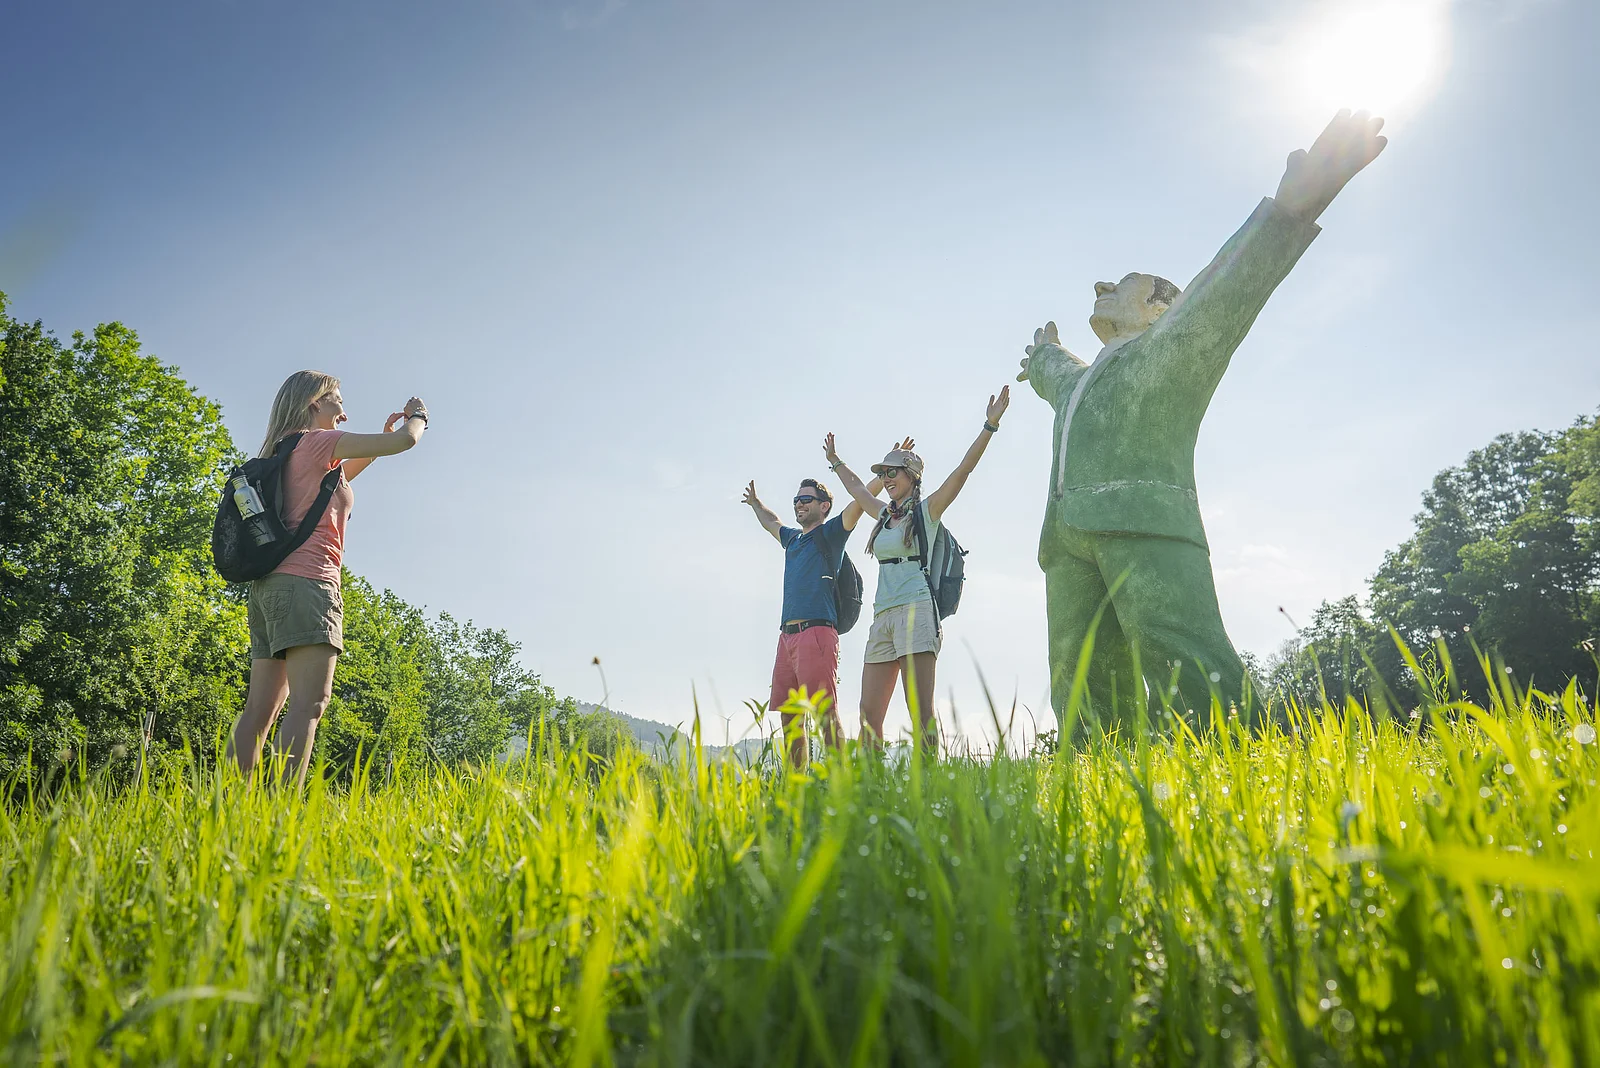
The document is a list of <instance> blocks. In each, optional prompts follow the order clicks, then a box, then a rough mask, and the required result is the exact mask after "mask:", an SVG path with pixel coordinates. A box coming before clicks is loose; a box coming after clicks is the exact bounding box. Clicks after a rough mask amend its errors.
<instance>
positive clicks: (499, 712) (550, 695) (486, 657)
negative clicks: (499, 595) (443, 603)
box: [424, 613, 570, 764]
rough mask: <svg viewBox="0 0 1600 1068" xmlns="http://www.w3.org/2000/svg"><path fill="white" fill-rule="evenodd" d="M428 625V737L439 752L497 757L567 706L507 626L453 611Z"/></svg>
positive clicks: (455, 758) (464, 758)
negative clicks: (523, 658) (525, 659)
mask: <svg viewBox="0 0 1600 1068" xmlns="http://www.w3.org/2000/svg"><path fill="white" fill-rule="evenodd" d="M429 629H430V632H431V635H432V638H433V644H432V648H431V650H430V651H429V656H428V659H427V662H426V664H425V668H424V670H425V672H426V678H427V695H428V696H427V726H426V737H427V746H428V750H429V752H430V754H431V755H432V756H433V758H434V759H436V760H440V761H443V762H445V763H451V764H455V763H463V762H482V761H487V760H492V759H495V758H496V757H499V756H501V755H503V754H505V753H506V752H507V746H508V743H509V741H510V739H511V737H512V735H513V734H524V733H526V732H527V731H528V729H529V728H530V727H535V728H536V726H537V724H538V723H539V721H540V720H541V719H545V718H546V717H551V718H552V720H553V717H554V714H555V713H556V711H557V710H558V709H561V708H570V702H562V701H560V700H559V699H558V698H557V697H556V692H555V691H554V690H553V689H551V688H550V687H549V686H546V685H545V684H544V683H542V682H541V681H540V680H539V676H538V675H536V674H534V673H533V672H531V671H528V670H527V669H526V668H524V667H523V666H522V664H521V663H520V662H519V660H518V655H519V654H520V652H521V650H522V647H521V646H520V645H518V644H517V643H516V642H514V641H512V640H511V639H510V638H508V637H507V636H506V633H505V631H503V630H489V629H484V628H480V627H478V626H475V625H474V624H473V623H472V622H471V621H468V622H466V623H461V622H458V621H457V620H455V619H454V618H452V617H451V616H450V615H449V614H448V613H442V614H441V615H440V616H439V619H438V620H437V621H436V622H435V623H434V624H433V625H432V626H431V627H430V628H429Z"/></svg>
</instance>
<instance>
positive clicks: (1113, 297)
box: [1089, 272, 1167, 341]
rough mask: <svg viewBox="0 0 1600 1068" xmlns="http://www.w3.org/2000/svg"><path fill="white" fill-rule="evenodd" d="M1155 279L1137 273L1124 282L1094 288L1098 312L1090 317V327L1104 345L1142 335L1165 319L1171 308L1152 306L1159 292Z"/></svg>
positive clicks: (1093, 312)
mask: <svg viewBox="0 0 1600 1068" xmlns="http://www.w3.org/2000/svg"><path fill="white" fill-rule="evenodd" d="M1155 282H1156V280H1155V276H1154V275H1149V274H1139V273H1137V272H1135V273H1134V274H1130V275H1127V276H1125V277H1124V278H1123V279H1122V281H1120V282H1096V283H1095V284H1094V296H1095V300H1094V311H1092V312H1090V313H1089V326H1090V328H1091V329H1092V330H1094V332H1095V335H1096V336H1097V337H1099V338H1100V340H1101V341H1110V340H1111V339H1112V338H1115V337H1131V336H1133V335H1136V334H1141V333H1143V332H1144V331H1145V330H1147V329H1148V328H1149V327H1150V324H1151V323H1153V322H1155V321H1156V320H1157V319H1159V318H1161V313H1162V312H1164V311H1166V310H1167V305H1166V304H1165V303H1163V302H1161V301H1156V302H1155V303H1154V304H1152V303H1151V302H1150V295H1151V294H1152V293H1153V292H1155Z"/></svg>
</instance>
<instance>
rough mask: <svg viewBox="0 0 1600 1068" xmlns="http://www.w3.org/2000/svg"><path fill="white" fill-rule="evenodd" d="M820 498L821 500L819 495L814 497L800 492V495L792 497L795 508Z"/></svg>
mask: <svg viewBox="0 0 1600 1068" xmlns="http://www.w3.org/2000/svg"><path fill="white" fill-rule="evenodd" d="M820 500H822V498H821V497H814V496H812V495H811V494H809V493H802V494H800V496H798V497H796V498H795V499H794V506H795V507H796V508H798V507H800V506H801V505H802V504H810V503H811V502H812V501H820Z"/></svg>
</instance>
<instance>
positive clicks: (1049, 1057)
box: [0, 690, 1600, 1068]
mask: <svg viewBox="0 0 1600 1068" xmlns="http://www.w3.org/2000/svg"><path fill="white" fill-rule="evenodd" d="M1130 733H1137V732H1130ZM1594 739H1595V731H1594V710H1593V709H1592V708H1591V707H1589V706H1588V705H1587V704H1586V702H1585V701H1584V700H1583V699H1582V698H1581V697H1580V696H1579V695H1577V694H1575V693H1574V692H1573V691H1571V690H1569V691H1568V692H1567V693H1565V694H1564V695H1559V696H1553V697H1545V696H1540V695H1533V696H1523V695H1517V694H1513V693H1510V692H1509V691H1508V693H1507V694H1506V696H1505V698H1504V699H1502V700H1497V701H1496V702H1494V703H1493V707H1491V708H1490V709H1488V710H1484V709H1480V708H1478V707H1476V706H1469V705H1465V704H1459V703H1457V704H1443V705H1434V706H1429V707H1427V708H1425V709H1424V710H1423V711H1422V712H1421V713H1420V716H1419V717H1418V718H1413V719H1409V720H1399V721H1396V720H1389V719H1384V720H1380V721H1378V722H1376V723H1374V722H1373V721H1371V720H1369V719H1368V718H1367V717H1366V716H1365V715H1361V714H1350V715H1345V714H1342V713H1340V712H1337V711H1335V710H1332V709H1323V710H1321V711H1320V712H1319V713H1318V714H1317V715H1316V716H1314V717H1308V718H1305V719H1302V720H1300V721H1299V729H1298V730H1293V729H1291V730H1289V731H1271V732H1268V733H1266V734H1264V735H1261V734H1255V735H1253V734H1251V733H1250V732H1248V731H1244V730H1242V729H1238V728H1235V729H1233V730H1229V731H1225V732H1221V733H1219V734H1217V735H1215V736H1213V737H1209V738H1205V739H1197V738H1195V737H1194V736H1193V735H1191V734H1189V733H1187V732H1186V731H1182V730H1180V731H1178V732H1177V733H1176V735H1175V736H1172V737H1161V738H1159V739H1157V740H1155V741H1143V742H1122V743H1117V744H1107V743H1102V744H1098V745H1094V746H1091V747H1089V748H1088V749H1086V750H1085V751H1083V752H1080V753H1078V754H1076V755H1066V756H1062V757H1059V758H1056V759H1022V760H1018V759H1004V758H1002V759H996V760H987V761H981V760H973V759H952V760H948V761H942V762H939V763H937V764H930V765H926V766H924V765H922V764H920V763H918V762H913V763H911V764H909V765H906V766H902V767H894V766H890V765H885V764H883V763H880V762H878V761H875V760H872V759H868V758H862V757H850V758H846V759H837V760H834V761H832V762H829V763H827V764H825V765H822V766H819V767H816V768H814V769H813V770H812V773H811V774H810V775H809V776H790V777H784V776H773V775H770V774H766V775H763V774H757V773H754V772H750V771H741V770H740V769H738V768H737V767H735V766H733V765H731V764H723V765H719V766H712V767H708V766H706V765H705V764H704V763H703V762H701V761H697V760H695V759H693V756H692V755H691V758H690V759H689V760H688V761H687V762H686V763H685V764H684V765H683V766H674V767H660V766H657V765H654V764H652V763H650V762H649V761H648V760H646V759H644V758H643V757H638V756H636V755H630V756H627V757H624V758H623V759H622V760H621V761H620V762H619V764H618V765H617V766H614V767H609V768H607V767H601V766H596V765H592V764H588V763H586V761H585V759H584V758H583V757H581V756H565V757H562V758H560V759H557V760H555V761H554V762H553V763H552V762H550V761H548V760H547V761H545V762H542V763H539V762H532V761H530V762H525V763H520V764H516V765H510V766H506V767H502V768H489V769H483V770H481V771H471V772H468V773H465V774H459V775H452V774H445V773H436V774H432V775H430V776H429V777H426V778H421V779H418V780H416V781H410V782H407V783H405V784H403V785H395V786H392V787H387V788H378V787H376V786H373V785H372V784H370V783H368V782H366V781H364V780H363V779H361V778H360V777H358V778H357V781H356V782H355V783H354V784H353V785H352V786H350V787H349V788H343V787H341V788H332V787H326V786H322V785H314V786H313V787H311V788H310V789H309V790H308V791H307V794H306V796H304V797H296V796H292V795H290V794H288V793H286V792H283V791H278V790H272V789H259V788H258V789H248V790H247V789H244V788H243V784H242V783H240V782H238V781H228V780H225V779H223V778H221V777H218V776H214V775H208V774H203V773H200V772H198V771H190V772H189V773H188V774H170V775H166V776H162V777H158V778H157V780H156V781H153V782H150V783H147V784H145V785H144V786H143V787H139V788H133V789H121V790H113V789H111V788H110V787H109V786H106V785H104V784H96V783H95V782H94V781H93V779H92V777H90V778H89V779H88V780H87V781H85V780H84V779H82V777H81V776H80V778H79V780H78V781H77V782H76V783H74V784H73V785H72V786H70V787H69V788H68V789H66V790H64V791H60V792H59V793H58V794H57V795H56V797H55V798H54V799H53V800H51V801H49V802H46V801H42V800H35V801H33V802H32V803H23V804H18V805H14V806H12V807H11V808H9V809H0V832H3V833H0V889H3V899H0V967H3V969H4V976H3V985H0V1046H3V1055H4V1059H5V1062H6V1063H7V1064H27V1063H35V1062H43V1063H69V1064H94V1063H103V1064H157V1063H160V1064H212V1065H222V1064H230V1063H231V1064H256V1063H316V1064H395V1065H398V1064H429V1065H432V1064H502V1063H529V1064H579V1065H589V1064H604V1063H626V1064H634V1063H639V1064H662V1065H688V1064H725V1065H789V1064H805V1065H867V1064H906V1065H921V1064H954V1065H980V1064H982V1065H1031V1064H1069V1063H1070V1064H1083V1065H1097V1064H1158V1065H1179V1064H1185V1065H1186V1064H1225V1065H1243V1064H1259V1063H1273V1064H1290V1063H1293V1064H1404V1063H1409V1064H1449V1065H1451V1066H1452V1068H1465V1066H1467V1065H1476V1064H1486V1065H1487V1064H1512V1065H1518V1064H1525V1065H1553V1066H1564V1065H1584V1064H1600V915H1597V913H1600V864H1597V863H1596V861H1595V859H1594V852H1595V850H1596V849H1597V848H1600V791H1597V790H1596V787H1595V779H1596V773H1597V770H1600V745H1597V744H1594ZM537 744H538V743H537V742H536V745H537ZM546 744H547V746H548V740H546Z"/></svg>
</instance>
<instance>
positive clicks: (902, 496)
mask: <svg viewBox="0 0 1600 1068" xmlns="http://www.w3.org/2000/svg"><path fill="white" fill-rule="evenodd" d="M1010 403H1011V387H1010V386H1003V387H1001V389H1000V392H999V393H998V394H997V395H995V396H992V397H990V398H989V404H988V407H986V408H985V409H984V413H983V429H982V430H981V431H979V432H978V437H977V440H976V441H974V442H973V443H972V444H971V445H970V446H969V447H968V448H967V453H966V455H965V456H963V457H962V458H961V462H960V463H959V464H957V465H956V469H955V470H954V471H952V472H950V476H949V477H948V478H946V479H945V480H944V483H943V484H942V485H940V487H939V488H938V489H936V490H934V491H933V492H932V493H931V494H929V495H928V496H927V497H926V498H924V497H923V495H922V457H920V456H918V455H917V454H916V453H914V452H912V451H911V450H910V449H909V448H904V447H902V448H898V449H894V450H892V451H891V452H890V453H889V455H887V456H885V457H884V458H883V462H882V463H876V464H873V465H872V473H873V474H874V475H876V476H877V477H878V479H879V480H881V483H882V486H883V488H884V490H885V491H886V492H887V494H888V497H889V503H888V504H884V503H883V502H882V501H880V500H878V499H877V498H876V497H875V496H874V495H873V493H872V491H871V490H870V488H869V487H868V486H866V485H865V484H864V483H863V482H862V481H861V479H860V478H859V477H858V476H857V475H856V474H855V473H854V472H853V471H851V470H850V469H849V468H848V467H846V466H845V463H844V461H843V460H841V459H839V453H838V451H837V450H836V449H835V448H834V441H833V435H832V434H829V435H828V437H827V439H826V440H825V441H824V442H823V446H822V448H823V453H824V454H825V455H826V456H827V458H828V464H829V466H831V467H832V468H833V470H834V471H835V472H836V473H837V474H838V476H839V481H840V482H843V483H844V488H845V489H846V490H847V491H849V493H850V496H851V498H852V499H853V500H854V501H855V503H857V504H859V505H860V506H861V508H862V510H863V511H864V512H865V513H866V514H867V515H872V516H877V517H878V522H877V524H876V525H875V526H874V527H873V528H872V533H871V534H869V535H868V536H867V552H868V553H870V554H871V555H872V556H873V558H874V559H876V560H877V562H878V592H877V595H876V596H875V597H874V598H873V601H872V627H871V629H870V630H868V631H867V648H866V654H865V657H864V659H865V663H863V664H862V666H861V740H862V742H863V743H865V744H866V745H869V746H873V747H879V746H882V745H883V721H884V718H885V717H886V716H887V715H888V713H889V701H890V699H891V698H892V697H893V696H894V687H895V683H896V682H897V681H899V680H900V679H902V678H903V679H904V680H905V684H904V686H905V693H906V706H907V708H909V709H910V711H911V719H912V723H913V724H914V725H915V728H916V733H917V741H918V744H919V745H921V746H922V747H923V751H924V752H925V753H927V754H928V755H929V756H932V755H934V754H935V753H936V752H937V751H938V745H939V735H938V729H937V721H936V720H935V719H934V716H933V685H934V667H935V664H936V662H937V660H938V657H939V646H940V644H941V640H942V637H943V636H942V635H941V633H940V630H939V616H938V613H937V611H936V610H935V608H934V606H933V593H932V591H931V590H930V589H929V588H928V578H927V575H926V573H925V572H924V570H923V561H922V550H921V547H920V545H919V544H918V541H917V536H916V518H917V516H919V515H920V517H921V520H922V526H923V530H924V534H925V536H926V538H927V544H928V545H929V547H930V548H931V547H932V545H933V539H934V538H935V537H937V536H938V534H939V523H940V520H941V519H942V518H943V517H944V513H945V510H946V509H948V508H949V507H950V506H951V505H952V504H954V503H955V500H956V496H957V495H958V494H959V493H960V492H961V488H962V487H963V486H965V485H966V484H967V476H968V475H970V474H972V472H973V470H974V469H975V468H977V466H978V461H979V460H980V459H982V458H983V452H984V450H985V449H987V448H988V447H989V439H990V438H991V437H993V436H994V435H995V434H996V433H997V432H998V431H999V430H1000V417H1001V416H1003V415H1005V413H1006V407H1007V405H1009V404H1010ZM913 688H914V689H915V692H916V700H914V701H913V700H912V696H911V695H912V692H913Z"/></svg>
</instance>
